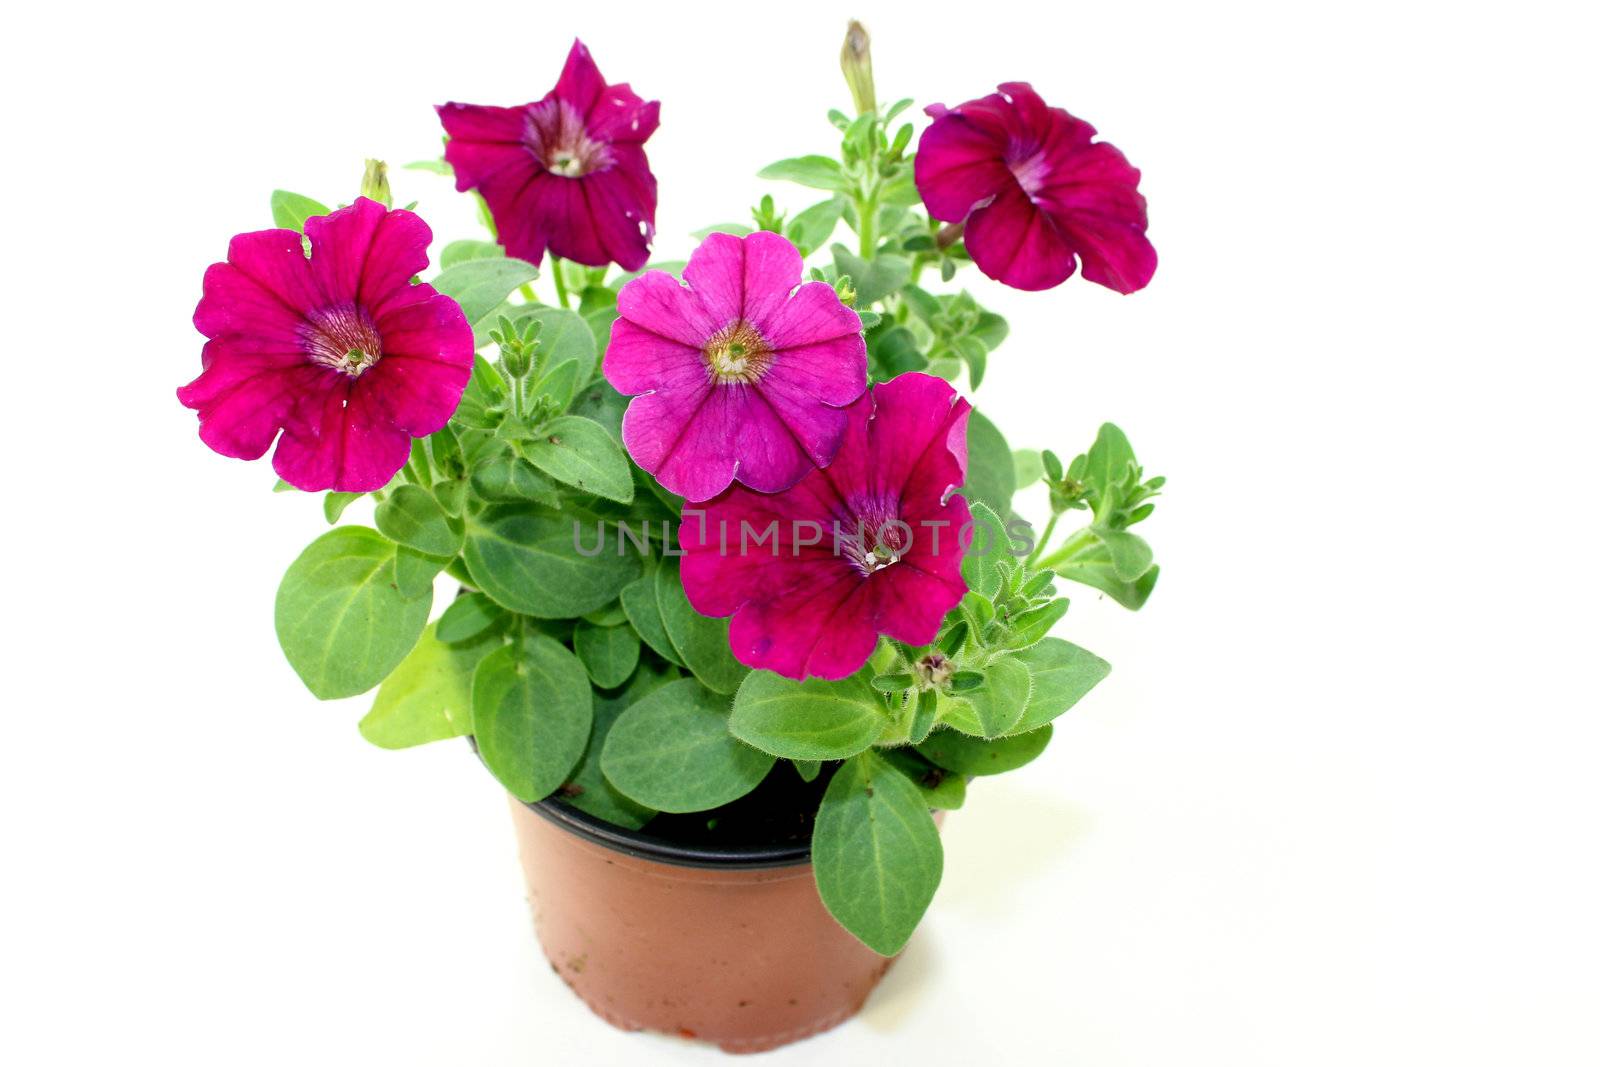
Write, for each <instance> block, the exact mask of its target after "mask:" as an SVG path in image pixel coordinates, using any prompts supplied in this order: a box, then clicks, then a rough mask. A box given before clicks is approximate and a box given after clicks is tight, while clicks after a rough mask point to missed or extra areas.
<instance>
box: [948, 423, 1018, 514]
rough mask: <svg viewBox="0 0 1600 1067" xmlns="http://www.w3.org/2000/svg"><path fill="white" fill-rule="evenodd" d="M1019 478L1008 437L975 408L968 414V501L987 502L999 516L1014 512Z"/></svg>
mask: <svg viewBox="0 0 1600 1067" xmlns="http://www.w3.org/2000/svg"><path fill="white" fill-rule="evenodd" d="M1016 478H1017V476H1016V471H1015V469H1014V468H1013V466H1012V462H1011V448H1010V446H1008V445H1007V444H1006V439H1005V438H1004V437H1003V436H1001V433H1000V431H999V430H998V429H996V428H995V425H994V423H992V422H990V421H989V420H988V419H987V418H985V417H984V416H983V414H982V413H980V412H978V411H973V412H972V414H970V415H969V416H967V484H966V485H965V486H964V487H963V488H962V490H961V493H962V495H963V496H965V497H966V498H967V503H968V504H971V503H973V502H974V501H976V502H978V503H980V504H987V505H989V507H990V509H991V510H993V511H994V513H995V514H996V515H1001V516H1005V515H1010V514H1011V494H1012V493H1013V492H1015V491H1016V484H1017V482H1016Z"/></svg>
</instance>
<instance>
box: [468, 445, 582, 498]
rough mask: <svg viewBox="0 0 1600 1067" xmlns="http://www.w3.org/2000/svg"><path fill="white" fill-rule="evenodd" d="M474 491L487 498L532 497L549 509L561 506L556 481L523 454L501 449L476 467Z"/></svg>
mask: <svg viewBox="0 0 1600 1067" xmlns="http://www.w3.org/2000/svg"><path fill="white" fill-rule="evenodd" d="M471 482H472V490H473V492H475V493H477V494H478V495H479V496H480V497H482V498H483V499H485V500H491V501H510V500H531V501H533V502H534V503H536V504H543V505H545V506H546V507H549V508H558V507H560V506H561V494H560V492H559V491H558V490H557V489H556V487H555V483H554V482H552V481H550V479H548V478H546V477H545V476H544V475H542V474H540V473H539V471H538V468H536V467H534V465H533V464H532V463H529V462H528V461H527V460H525V459H523V458H522V457H521V456H514V455H512V454H511V453H509V452H501V453H499V454H497V455H491V456H488V457H487V458H485V459H483V460H480V461H479V462H478V463H477V464H475V465H474V466H473V468H472V476H471Z"/></svg>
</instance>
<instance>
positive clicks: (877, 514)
mask: <svg viewBox="0 0 1600 1067" xmlns="http://www.w3.org/2000/svg"><path fill="white" fill-rule="evenodd" d="M910 550H911V527H910V525H909V524H907V523H906V522H905V521H903V520H902V519H900V518H898V517H897V516H895V515H894V514H893V513H891V512H889V511H888V510H887V509H884V508H881V507H877V506H872V507H868V508H866V509H863V512H862V513H860V514H858V515H857V517H856V529H855V535H854V536H853V537H852V536H845V537H844V538H843V539H841V540H840V542H839V554H840V555H841V556H843V557H844V558H845V559H847V560H849V561H850V563H851V564H852V565H854V567H855V568H856V570H858V571H860V572H861V575H862V577H870V576H871V575H874V574H877V573H878V572H879V571H881V570H887V569H888V568H890V567H892V566H894V565H895V564H896V563H898V562H900V558H901V557H902V556H904V555H905V554H906V553H907V552H909V551H910Z"/></svg>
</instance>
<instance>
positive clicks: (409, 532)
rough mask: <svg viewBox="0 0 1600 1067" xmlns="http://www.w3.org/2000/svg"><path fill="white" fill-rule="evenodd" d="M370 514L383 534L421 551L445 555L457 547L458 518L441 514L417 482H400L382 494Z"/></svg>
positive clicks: (437, 502) (438, 506) (430, 496)
mask: <svg viewBox="0 0 1600 1067" xmlns="http://www.w3.org/2000/svg"><path fill="white" fill-rule="evenodd" d="M373 517H374V519H376V520H377V524H378V532H379V533H381V534H383V536H385V537H387V538H388V539H389V540H391V541H395V542H397V543H399V544H402V545H407V546H409V547H411V548H414V549H416V550H417V551H418V552H421V553H423V554H425V555H429V556H444V557H447V558H448V557H450V556H454V555H455V554H456V553H457V552H460V551H461V541H462V525H461V520H460V519H454V518H451V517H450V516H449V515H447V514H445V510H444V508H443V507H441V506H440V504H439V501H438V500H436V499H435V498H434V496H433V494H432V493H430V492H428V491H427V490H426V489H424V488H422V487H421V486H420V485H402V486H400V487H399V488H398V489H396V490H395V491H394V492H392V493H390V494H389V495H388V496H386V497H384V499H383V501H382V503H380V504H379V505H378V507H377V509H376V511H375V512H374V514H373Z"/></svg>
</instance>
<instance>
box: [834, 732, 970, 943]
mask: <svg viewBox="0 0 1600 1067" xmlns="http://www.w3.org/2000/svg"><path fill="white" fill-rule="evenodd" d="M811 863H812V866H813V869H814V870H815V872H816V878H817V891H818V893H819V894H820V895H821V897H822V903H823V904H824V905H825V906H826V907H827V909H828V911H829V913H830V914H832V915H833V917H834V918H835V919H837V920H838V921H839V924H840V925H841V926H843V927H844V928H845V929H846V930H849V931H850V932H851V933H852V934H854V935H855V936H856V937H857V938H858V939H860V941H861V942H862V943H863V944H865V945H866V946H867V947H868V948H870V949H872V950H873V951H874V952H876V953H878V954H879V955H882V956H893V955H894V954H895V953H897V952H899V951H900V950H901V949H902V948H904V947H905V943H906V941H908V940H909V939H910V937H911V934H912V932H913V931H914V930H916V928H917V923H919V922H920V921H921V920H922V916H923V913H924V912H926V911H927V910H928V904H929V903H930V902H932V900H933V894H934V891H935V890H937V889H938V888H939V879H940V877H941V876H942V875H943V873H944V848H943V846H942V845H941V844H940V842H939V830H938V828H937V827H936V826H935V825H934V823H933V819H932V817H931V816H930V815H929V814H928V805H927V802H926V801H925V800H924V799H923V795H922V792H921V790H919V789H918V788H917V787H916V786H915V785H913V784H911V781H910V780H909V779H908V778H906V776H905V775H904V774H902V773H900V771H898V770H896V769H895V768H894V767H893V766H891V765H890V764H889V763H888V762H887V761H885V760H884V759H883V758H882V757H881V756H879V755H877V754H876V753H874V752H872V751H871V750H868V751H866V752H863V753H861V754H859V755H857V756H853V757H851V758H850V759H849V760H847V761H846V762H845V763H844V764H843V765H842V766H840V768H839V769H838V771H836V772H835V773H834V776H833V779H832V780H831V781H830V782H829V783H828V790H827V792H826V793H825V794H823V797H822V806H821V807H820V808H819V809H818V811H817V821H816V828H815V831H814V833H813V836H812V839H811Z"/></svg>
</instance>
